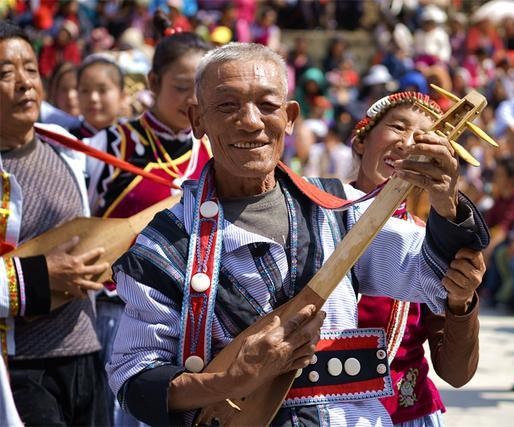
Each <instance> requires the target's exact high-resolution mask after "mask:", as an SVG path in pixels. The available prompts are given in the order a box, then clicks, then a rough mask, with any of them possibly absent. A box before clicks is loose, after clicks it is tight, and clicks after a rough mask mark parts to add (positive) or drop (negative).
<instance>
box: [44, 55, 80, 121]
mask: <svg viewBox="0 0 514 427" xmlns="http://www.w3.org/2000/svg"><path fill="white" fill-rule="evenodd" d="M48 86H49V87H48V101H49V102H50V104H52V105H53V106H54V107H57V108H58V109H59V110H62V111H64V112H65V113H68V114H70V115H71V116H79V115H80V109H79V101H78V94H77V68H76V67H75V65H73V64H72V63H71V62H62V63H61V64H59V65H58V66H57V67H56V69H55V71H54V73H53V74H52V77H51V78H50V82H49V85H48Z"/></svg>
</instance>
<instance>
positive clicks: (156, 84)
mask: <svg viewBox="0 0 514 427" xmlns="http://www.w3.org/2000/svg"><path fill="white" fill-rule="evenodd" d="M160 86H161V81H160V79H159V76H158V75H157V74H155V73H154V72H153V71H150V72H149V73H148V87H149V88H150V90H151V91H152V92H153V93H154V94H157V93H159V88H160Z"/></svg>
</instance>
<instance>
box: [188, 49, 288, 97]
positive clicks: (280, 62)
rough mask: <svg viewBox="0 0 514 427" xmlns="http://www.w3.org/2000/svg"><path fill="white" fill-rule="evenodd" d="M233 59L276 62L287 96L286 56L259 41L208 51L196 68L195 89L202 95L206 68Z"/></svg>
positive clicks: (198, 94)
mask: <svg viewBox="0 0 514 427" xmlns="http://www.w3.org/2000/svg"><path fill="white" fill-rule="evenodd" d="M231 61H244V62H253V61H262V62H268V63H273V64H275V66H276V68H277V70H278V71H279V72H280V74H281V80H282V82H281V83H282V87H283V90H284V98H285V97H286V96H287V86H288V85H287V68H286V62H285V61H284V58H282V57H281V56H280V55H279V54H278V53H276V52H274V51H273V50H271V49H270V48H269V47H267V46H264V45H262V44H258V43H239V42H232V43H228V44H226V45H224V46H221V47H218V48H217V49H213V50H210V51H209V52H207V53H206V54H205V55H204V56H203V57H202V59H201V60H200V63H199V64H198V67H197V68H196V76H195V90H196V95H197V97H199V96H200V84H201V82H202V80H203V78H204V75H205V70H207V68H208V67H209V66H210V65H212V64H216V65H218V64H224V63H227V62H231Z"/></svg>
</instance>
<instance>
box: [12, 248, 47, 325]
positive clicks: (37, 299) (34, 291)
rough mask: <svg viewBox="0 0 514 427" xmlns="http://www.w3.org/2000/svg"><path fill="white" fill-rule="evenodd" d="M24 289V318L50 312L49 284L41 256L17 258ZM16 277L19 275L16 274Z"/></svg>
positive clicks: (43, 258)
mask: <svg viewBox="0 0 514 427" xmlns="http://www.w3.org/2000/svg"><path fill="white" fill-rule="evenodd" d="M19 264H20V266H21V275H22V276H23V283H24V289H25V298H26V305H25V316H38V315H42V314H48V313H49V312H50V282H49V279H48V268H47V266H46V259H45V257H44V256H43V255H38V256H33V257H27V258H19ZM18 277H20V273H19V272H18Z"/></svg>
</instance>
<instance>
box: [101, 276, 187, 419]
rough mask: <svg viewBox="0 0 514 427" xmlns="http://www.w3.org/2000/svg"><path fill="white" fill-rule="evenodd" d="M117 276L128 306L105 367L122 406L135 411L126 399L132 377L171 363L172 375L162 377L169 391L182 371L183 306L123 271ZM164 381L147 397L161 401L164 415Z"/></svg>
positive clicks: (121, 294)
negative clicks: (178, 359)
mask: <svg viewBox="0 0 514 427" xmlns="http://www.w3.org/2000/svg"><path fill="white" fill-rule="evenodd" d="M115 279H116V283H117V292H118V295H119V296H120V297H121V298H122V299H123V301H124V302H125V304H126V306H125V310H124V312H123V315H122V317H121V321H120V326H119V328H118V333H117V335H116V338H115V341H114V346H113V351H112V354H111V359H110V361H109V362H108V363H107V365H106V370H107V374H108V376H109V384H110V386H111V388H112V390H113V392H114V393H115V395H117V396H118V399H119V400H120V403H121V405H122V407H123V408H124V409H125V410H129V412H131V413H133V412H136V411H135V410H134V408H131V407H129V406H130V399H127V393H126V391H127V388H124V385H125V384H126V383H127V384H128V381H129V380H131V379H132V378H133V377H136V376H138V375H141V374H142V373H143V372H144V371H149V370H151V369H156V368H157V367H160V366H164V365H168V368H167V370H166V373H167V375H169V377H163V378H161V380H162V382H164V383H165V384H166V387H165V388H164V390H166V389H167V384H168V382H169V381H170V378H172V377H173V376H174V375H175V374H177V373H179V371H181V368H179V367H178V366H174V363H175V358H176V355H177V349H178V337H179V333H180V329H179V327H180V326H179V325H180V312H179V310H180V308H179V307H178V306H177V305H176V303H175V302H174V301H173V300H172V299H170V298H169V297H167V296H166V295H164V294H163V293H161V292H159V291H158V290H156V289H154V288H152V287H149V286H146V285H143V284H141V283H139V282H137V281H136V280H134V279H133V278H132V277H130V276H128V275H127V274H125V273H124V272H122V271H119V272H118V273H116V276H115ZM161 369H162V368H161ZM162 382H161V386H160V387H154V388H155V389H157V390H156V392H155V393H150V394H148V393H147V394H146V395H145V396H144V400H145V401H146V403H147V404H148V405H150V404H153V403H155V401H157V402H159V405H158V406H159V408H160V410H161V415H162V414H166V394H165V393H163V392H162V391H163V387H162ZM129 388H130V387H129ZM120 392H121V393H120ZM156 394H157V395H156ZM140 403H143V404H144V403H145V402H140ZM134 415H135V414H134ZM149 415H150V416H153V415H152V414H149ZM143 421H145V420H143ZM149 421H150V420H146V421H145V422H149Z"/></svg>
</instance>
